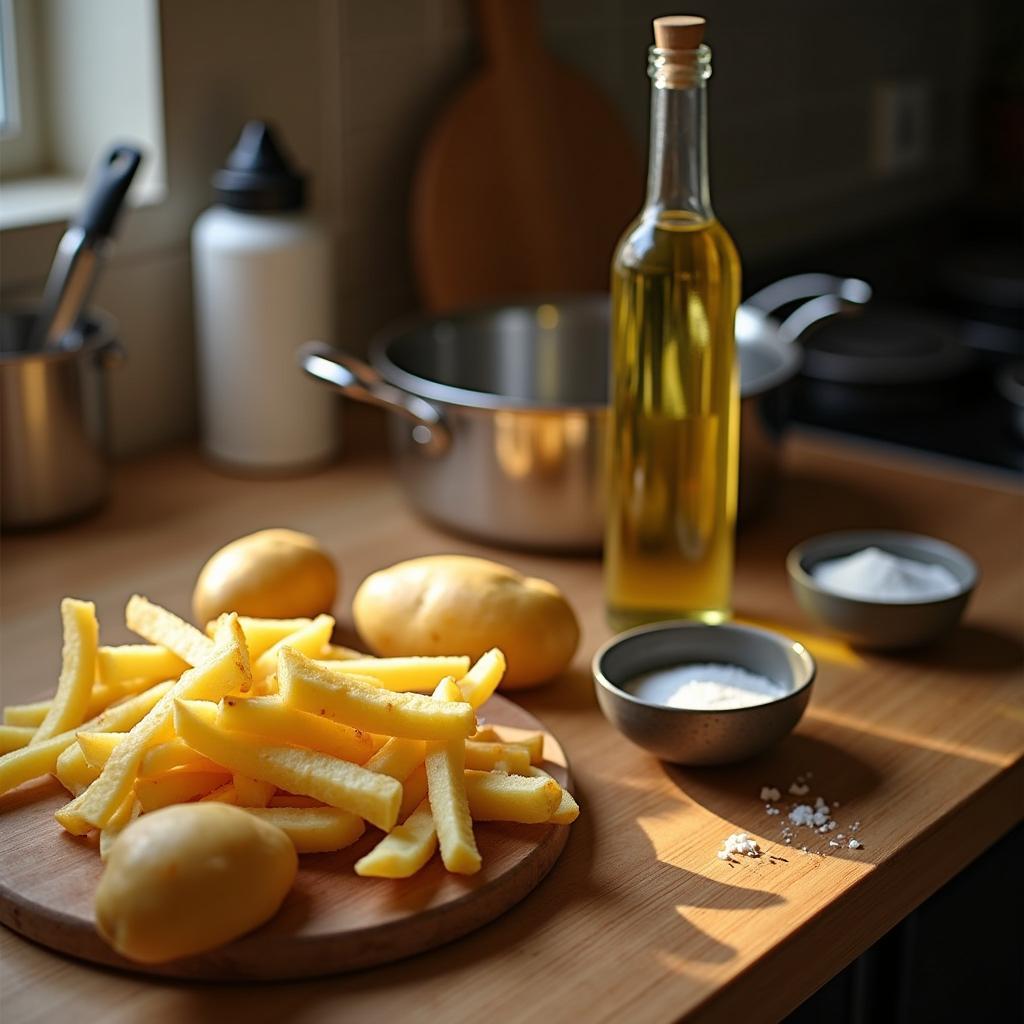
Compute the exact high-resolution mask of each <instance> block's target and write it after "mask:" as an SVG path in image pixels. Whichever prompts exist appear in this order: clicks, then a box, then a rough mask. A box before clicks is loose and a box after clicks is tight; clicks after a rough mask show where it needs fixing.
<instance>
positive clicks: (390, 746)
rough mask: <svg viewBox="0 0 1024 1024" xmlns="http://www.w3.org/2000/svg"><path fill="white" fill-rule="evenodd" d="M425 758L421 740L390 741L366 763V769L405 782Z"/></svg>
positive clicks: (425, 752)
mask: <svg viewBox="0 0 1024 1024" xmlns="http://www.w3.org/2000/svg"><path fill="white" fill-rule="evenodd" d="M426 756H427V745H426V743H425V742H424V741H423V740H406V739H401V738H397V739H390V740H388V741H387V743H385V744H384V746H383V747H381V748H380V750H378V751H377V752H376V753H375V754H374V755H373V757H371V758H370V760H369V761H367V762H366V767H367V768H369V769H370V771H371V772H380V773H381V774H382V775H390V776H391V778H393V779H398V781H399V782H405V780H406V779H407V778H408V777H409V775H410V774H411V773H412V771H413V770H414V769H415V768H416V767H418V766H419V765H422V764H423V759H424V758H425V757H426Z"/></svg>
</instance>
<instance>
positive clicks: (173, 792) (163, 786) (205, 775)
mask: <svg viewBox="0 0 1024 1024" xmlns="http://www.w3.org/2000/svg"><path fill="white" fill-rule="evenodd" d="M226 778H227V776H225V774H224V773H223V772H170V773H169V774H168V775H161V776H159V777H158V778H155V779H139V780H138V782H136V783H135V796H136V799H137V800H138V801H139V803H140V804H142V809H143V811H147V812H148V811H155V810H158V809H159V808H161V807H169V806H170V805H171V804H185V803H188V802H189V800H195V799H196V798H197V797H200V796H206V795H207V794H208V793H212V792H213V791H214V790H215V789H217V788H218V787H219V786H223V785H224V781H225V779H226Z"/></svg>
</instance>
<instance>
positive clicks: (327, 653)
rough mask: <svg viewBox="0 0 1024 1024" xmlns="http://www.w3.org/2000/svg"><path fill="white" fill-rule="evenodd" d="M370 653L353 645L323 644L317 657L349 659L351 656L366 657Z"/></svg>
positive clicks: (328, 659)
mask: <svg viewBox="0 0 1024 1024" xmlns="http://www.w3.org/2000/svg"><path fill="white" fill-rule="evenodd" d="M368 657H370V655H368V654H365V653H364V652H363V651H357V650H356V649H355V648H353V647H343V646H342V645H341V644H324V646H323V648H322V649H321V651H320V653H319V654H318V655H317V658H318V659H319V660H322V661H350V660H351V659H353V658H368Z"/></svg>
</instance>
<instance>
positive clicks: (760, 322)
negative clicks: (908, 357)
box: [299, 275, 870, 551]
mask: <svg viewBox="0 0 1024 1024" xmlns="http://www.w3.org/2000/svg"><path fill="white" fill-rule="evenodd" d="M812 278H813V280H814V282H816V284H817V285H819V286H822V285H828V286H831V287H833V288H835V289H836V290H837V294H838V293H840V292H841V291H842V290H843V289H845V292H843V294H846V293H849V294H851V295H855V296H857V295H859V296H863V295H864V293H865V291H866V293H867V294H870V289H869V288H868V287H867V285H864V284H863V282H850V281H848V280H846V279H841V278H831V277H828V276H827V275H801V276H800V277H799V278H794V279H792V280H793V281H794V282H795V286H794V287H793V288H791V289H789V290H787V288H786V287H785V285H786V282H779V283H778V284H776V285H774V286H772V288H773V294H772V295H771V296H769V298H770V300H771V301H782V302H791V301H798V300H801V299H804V298H806V297H807V294H808V287H809V280H810V279H812ZM855 285H856V286H859V287H855ZM760 294H761V295H762V296H763V295H764V293H760ZM840 308H841V304H840V305H836V306H834V307H830V308H829V310H828V312H827V313H823V315H832V313H834V312H836V311H837V310H838V309H840ZM608 338H609V324H608V300H607V297H606V296H604V295H591V296H580V297H574V298H570V299H553V300H552V301H550V302H532V303H530V304H523V305H516V306H504V307H494V308H484V309H479V310H469V311H466V312H463V313H458V314H454V315H451V316H446V317H441V318H436V319H428V320H418V321H412V322H410V323H408V324H404V325H398V326H397V327H395V328H394V329H392V330H390V331H388V332H387V333H386V334H385V335H383V336H381V337H379V338H378V339H376V340H375V341H374V343H373V345H372V346H371V351H370V362H371V364H372V367H368V366H366V365H365V364H362V363H360V362H359V361H358V360H354V359H352V358H351V357H349V356H347V355H344V354H342V353H340V352H338V351H336V350H334V349H332V348H330V347H328V346H326V345H323V344H322V343H320V344H316V343H309V344H307V345H304V346H302V348H301V349H300V351H299V359H300V363H301V364H302V366H303V367H304V369H305V370H306V372H307V373H309V374H311V375H312V376H314V377H315V378H317V379H318V380H321V381H323V382H324V383H327V384H329V385H331V386H332V387H334V388H336V389H337V390H339V391H341V392H342V393H344V394H346V395H348V396H349V397H351V398H355V399H357V400H360V401H365V402H370V403H372V404H374V405H378V406H383V407H385V408H387V409H389V410H390V411H391V412H393V413H395V416H392V417H391V418H390V428H389V429H390V436H391V444H392V449H393V451H394V454H395V457H396V459H397V461H398V464H399V469H400V479H401V480H402V484H403V486H404V487H405V489H406V492H407V494H408V496H409V498H410V500H411V501H412V502H413V504H414V505H415V506H416V507H417V508H418V509H419V510H420V511H421V512H423V513H424V514H425V515H427V516H428V517H430V518H432V519H434V520H436V521H437V522H439V523H441V524H443V525H446V526H449V527H451V528H453V529H455V530H457V531H459V532H460V533H465V534H468V535H471V536H474V537H478V538H480V539H483V540H486V541H489V542H491V543H498V544H506V545H511V546H514V547H525V548H532V549H538V550H554V551H574V550H576V551H592V550H596V549H598V548H599V547H600V546H601V542H602V538H603V533H604V521H603V518H604V517H603V499H602V495H603V483H602V472H603V464H604V454H603V448H604V431H605V418H606V417H605V411H606V407H607V401H608ZM736 338H737V342H738V348H739V357H740V378H741V389H740V390H741V394H742V399H743V401H742V406H741V427H740V488H739V501H740V517H741V519H743V518H745V517H748V516H749V515H751V514H752V513H754V512H756V510H757V509H758V507H759V506H760V505H761V504H762V503H763V501H764V500H765V498H766V497H767V496H768V495H769V493H770V490H771V485H772V483H773V481H774V479H775V476H776V473H777V466H778V454H779V446H780V442H781V438H782V434H783V431H784V429H785V425H786V422H787V419H788V397H789V395H788V385H789V383H790V381H791V380H792V379H793V378H794V377H795V376H796V374H797V372H798V370H799V367H800V358H801V353H800V349H799V347H797V346H795V345H792V344H790V341H789V335H788V333H787V332H785V331H783V330H781V329H780V325H779V323H778V322H777V321H776V320H774V319H773V318H772V317H771V316H770V315H768V313H766V312H765V311H764V310H763V309H761V308H758V307H756V306H752V305H748V304H744V305H743V306H742V307H741V308H740V310H739V312H738V314H737V318H736Z"/></svg>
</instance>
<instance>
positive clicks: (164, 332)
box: [3, 0, 991, 453]
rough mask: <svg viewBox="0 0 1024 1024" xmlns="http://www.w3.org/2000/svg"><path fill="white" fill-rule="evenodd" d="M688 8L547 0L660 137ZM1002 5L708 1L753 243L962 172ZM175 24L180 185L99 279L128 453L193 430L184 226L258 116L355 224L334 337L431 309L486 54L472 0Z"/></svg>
mask: <svg viewBox="0 0 1024 1024" xmlns="http://www.w3.org/2000/svg"><path fill="white" fill-rule="evenodd" d="M507 2H509V3H514V2H519V0H507ZM671 10H672V9H671V8H669V7H667V6H666V5H665V4H654V3H650V2H648V0H543V2H542V3H541V15H542V23H543V30H544V36H545V39H546V43H547V45H548V47H549V48H550V49H551V50H552V51H553V52H554V53H555V54H556V55H557V56H558V58H559V59H561V60H563V61H565V62H567V63H569V64H572V65H574V66H576V67H578V68H579V69H580V70H581V71H583V72H584V73H585V74H586V75H587V76H588V77H590V78H591V80H592V81H593V82H594V83H595V84H597V85H598V86H599V87H600V88H602V89H603V90H604V91H605V92H606V93H607V94H608V95H609V96H610V97H611V98H612V100H613V101H614V102H615V104H616V105H617V106H618V108H619V109H620V111H621V112H622V115H623V117H624V118H625V120H626V122H627V124H628V125H629V127H630V129H631V131H632V133H633V135H634V136H635V138H636V140H637V145H638V147H641V148H642V147H644V146H645V145H646V135H647V106H648V86H649V83H648V79H647V76H646V73H645V68H646V49H647V46H648V45H649V42H650V35H651V30H650V22H651V18H652V17H654V16H656V15H658V14H663V13H670V12H671ZM990 11H991V8H990V7H989V6H988V5H986V4H964V3H955V2H953V0H899V2H898V3H894V2H892V0H888V2H884V3H883V2H881V0H862V2H859V3H857V4H850V3H849V2H848V0H818V2H815V3H811V2H807V0H779V2H776V3H772V4H766V3H764V2H763V0H708V2H707V3H705V4H704V5H702V6H701V12H702V13H703V14H705V15H706V17H707V18H708V32H707V38H708V41H709V43H710V45H711V47H712V49H713V51H714V77H713V79H712V81H711V84H710V123H711V173H712V184H713V196H714V202H715V207H716V210H717V211H718V213H719V215H720V217H721V218H722V220H723V221H724V222H725V223H726V224H727V225H728V227H729V229H730V231H731V232H732V233H733V235H734V237H735V238H736V240H737V242H738V244H739V247H740V250H741V253H742V254H743V255H744V257H746V258H747V259H758V260H761V261H763V260H765V259H767V258H770V257H771V256H772V255H775V254H779V255H782V254H784V253H785V252H787V251H792V250H794V249H798V248H799V247H800V246H802V245H805V244H807V243H809V242H814V241H818V240H822V239H827V238H829V237H832V236H840V235H843V234H846V233H849V232H851V231H856V230H861V229H864V228H867V227H872V226H875V225H877V224H880V223H884V222H885V221H887V220H890V219H893V218H898V217H899V216H902V215H905V214H907V213H910V212H912V211H914V210H915V209H918V208H921V207H925V206H927V205H928V204H933V203H936V202H940V201H942V200H943V199H946V198H948V197H950V196H953V195H955V194H957V192H958V191H960V190H962V188H963V187H964V185H965V183H966V181H967V172H968V169H969V163H970V150H971V147H970V137H969V128H970V108H971V104H972V102H973V97H974V93H975V91H976V84H977V81H978V77H979V74H980V73H981V71H982V70H983V55H984V53H985V47H986V36H987V34H988V33H990V32H991V26H990V25H989V24H988V22H987V19H988V17H989V12H990ZM161 32H162V47H163V66H164V76H163V77H164V101H165V108H166V110H165V116H166V124H167V144H168V178H169V185H170V197H169V199H168V200H167V202H166V203H164V204H163V206H162V207H161V208H150V209H140V210H137V211H135V212H134V213H133V214H132V216H131V218H129V219H128V221H127V223H126V230H125V232H124V236H125V237H124V238H123V239H122V241H121V244H120V246H119V249H118V252H117V255H116V256H115V258H114V261H113V263H112V265H111V267H110V268H109V270H108V273H107V275H106V279H105V281H104V284H103V287H102V290H101V294H100V296H99V298H100V301H101V302H102V303H103V304H105V305H106V306H107V307H108V308H110V309H111V311H112V312H113V313H114V314H115V315H116V316H117V317H118V318H119V319H120V320H121V323H122V327H123V331H124V334H125V342H126V345H127V347H128V349H129V353H130V361H129V364H128V367H127V368H126V370H125V372H124V374H123V375H122V376H121V378H120V379H119V380H118V381H116V382H115V385H114V416H113V420H114V425H115V434H116V437H115V440H116V446H117V448H118V450H119V451H121V452H125V453H127V452H131V451H135V450H140V449H143V448H146V447H152V446H154V445H157V444H160V443H162V442H165V441H168V440H172V439H174V438H176V437H181V436H186V435H188V434H189V433H190V432H191V431H192V430H193V429H194V422H193V419H194V412H193V410H194V399H193V395H194V387H193V385H192V380H191V377H192V372H193V371H192V365H193V364H192V359H191V339H190V337H189V336H188V334H189V330H190V327H189V325H190V320H191V314H190V292H189V287H188V273H187V251H186V248H185V246H186V240H187V235H188V231H189V228H190V227H191V223H192V220H193V219H194V218H195V216H196V215H197V214H198V212H199V211H200V210H201V209H203V207H204V206H205V205H207V204H208V202H209V189H208V179H209V174H210V172H211V171H212V170H213V169H214V167H215V166H217V164H218V162H219V161H220V160H221V159H222V157H223V155H224V154H225V153H226V151H227V149H228V148H229V146H230V144H231V142H232V141H233V138H234V136H235V134H236V133H237V131H238V128H239V127H240V125H241V123H242V122H243V121H244V120H245V119H246V118H247V117H252V116H261V117H266V118H269V119H271V120H272V121H274V122H275V123H276V125H277V126H278V127H279V129H280V131H281V134H282V136H283V138H284V140H285V142H286V145H287V146H288V148H289V149H290V151H291V152H292V153H293V155H294V157H295V159H296V161H297V162H298V163H299V164H300V166H302V167H304V168H306V169H308V170H309V171H310V172H311V174H312V176H313V196H314V200H315V204H316V209H317V211H318V212H319V214H320V215H321V216H323V217H324V218H325V219H326V220H327V221H329V223H330V225H331V228H332V230H333V232H334V235H335V238H336V243H337V244H336V273H337V281H338V288H337V314H338V321H337V327H338V330H337V339H336V340H337V342H338V343H339V344H340V345H342V346H343V347H345V348H348V349H350V350H353V351H356V352H361V351H364V350H365V347H366V344H367V341H368V339H369V338H370V337H371V335H372V334H373V333H374V332H375V331H376V330H378V329H380V328H381V327H382V326H383V325H384V324H386V323H388V322H389V321H391V320H394V319H396V318H397V317H400V316H402V315H405V314H408V313H410V312H412V311H413V310H415V308H416V305H417V302H416V294H415V287H414V283H413V279H412V273H411V269H410V264H409V257H408V197H409V187H410V182H411V180H412V175H413V169H414V165H415V161H416V157H417V153H418V150H419V147H420V145H421V143H422V141H423V139H424V137H425V134H426V132H427V131H428V130H429V127H430V125H431V124H432V122H433V120H434V119H435V118H436V117H437V115H438V113H439V112H440V111H441V110H442V109H443V106H444V104H445V102H446V99H447V98H448V97H449V96H451V95H452V93H453V91H454V90H455V89H456V88H457V87H458V85H459V83H460V82H461V81H463V80H464V79H465V78H466V76H467V75H469V74H471V73H472V71H473V68H474V65H475V64H476V62H477V60H478V57H477V50H476V44H475V27H474V25H473V18H472V4H471V3H470V2H469V0H290V2H289V3H287V4H284V3H281V2H280V0H163V2H162V4H161ZM914 80H923V81H924V82H925V83H926V85H927V88H928V91H929V96H930V102H931V114H932V116H931V142H930V154H931V155H930V159H929V161H928V162H927V164H925V165H924V166H922V167H921V168H920V169H919V170H917V171H914V172H913V173H904V174H902V175H899V176H893V177H889V178H884V177H880V176H879V175H878V174H877V172H876V171H875V170H874V169H873V166H872V135H871V129H872V125H871V116H872V115H871V111H872V103H873V97H874V91H875V89H876V87H877V86H878V85H879V84H880V83H884V82H892V81H914ZM58 235H59V231H58V230H57V229H56V228H55V227H51V228H49V229H38V231H36V232H31V231H30V232H21V233H10V237H5V238H4V239H3V256H4V278H5V284H6V286H7V295H5V298H7V297H10V296H11V295H12V294H13V295H14V296H15V297H22V296H23V295H24V294H26V293H28V292H30V291H32V290H33V289H35V288H38V287H39V285H41V283H42V279H43V275H44V273H45V261H44V260H43V259H42V258H41V254H46V253H48V252H49V251H50V249H49V246H50V245H51V244H55V243H56V239H57V237H58ZM47 258H48V257H47ZM12 267H17V272H16V273H13V274H12V272H11V268H12ZM140 274H141V275H142V277H143V278H144V279H145V285H146V286H145V287H144V288H141V289H140V287H139V281H140ZM12 284H13V285H14V286H15V287H14V289H13V291H12V287H11V286H12ZM296 340H297V341H298V340H302V339H296ZM143 418H144V419H143Z"/></svg>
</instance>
